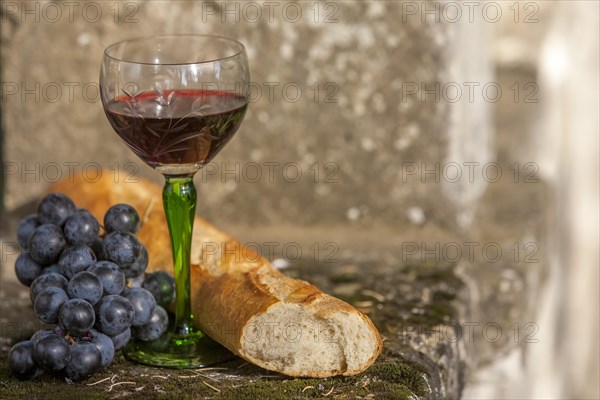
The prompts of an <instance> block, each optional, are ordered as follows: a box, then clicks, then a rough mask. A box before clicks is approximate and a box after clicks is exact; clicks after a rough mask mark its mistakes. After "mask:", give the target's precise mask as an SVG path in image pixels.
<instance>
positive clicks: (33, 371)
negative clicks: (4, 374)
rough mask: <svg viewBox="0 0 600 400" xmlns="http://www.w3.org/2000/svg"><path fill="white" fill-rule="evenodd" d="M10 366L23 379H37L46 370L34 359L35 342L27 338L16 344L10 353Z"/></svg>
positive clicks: (13, 372)
mask: <svg viewBox="0 0 600 400" xmlns="http://www.w3.org/2000/svg"><path fill="white" fill-rule="evenodd" d="M8 368H9V369H10V371H11V372H12V374H13V375H14V376H15V377H17V378H18V379H21V380H28V379H35V378H37V377H38V376H40V375H42V373H43V372H44V370H43V369H42V368H40V367H39V366H38V365H37V364H36V363H35V361H34V360H33V342H32V341H31V340H25V341H22V342H19V343H17V344H15V345H14V346H13V347H12V348H11V349H10V352H9V353H8Z"/></svg>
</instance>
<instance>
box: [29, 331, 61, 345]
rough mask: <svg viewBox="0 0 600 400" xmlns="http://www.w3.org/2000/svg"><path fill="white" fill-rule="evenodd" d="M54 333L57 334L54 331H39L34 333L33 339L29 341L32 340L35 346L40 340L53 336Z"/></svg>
mask: <svg viewBox="0 0 600 400" xmlns="http://www.w3.org/2000/svg"><path fill="white" fill-rule="evenodd" d="M54 333H55V332H54V329H40V330H39V331H37V332H36V333H34V334H33V335H32V336H31V339H29V340H31V341H32V342H33V344H35V343H36V342H37V341H38V340H40V339H42V338H45V337H46V336H48V335H53V334H54Z"/></svg>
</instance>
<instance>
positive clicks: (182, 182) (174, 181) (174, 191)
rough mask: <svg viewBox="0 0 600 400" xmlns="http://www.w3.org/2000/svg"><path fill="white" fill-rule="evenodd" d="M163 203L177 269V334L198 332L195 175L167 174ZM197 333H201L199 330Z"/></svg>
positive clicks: (175, 270) (175, 268) (174, 264)
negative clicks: (193, 285)
mask: <svg viewBox="0 0 600 400" xmlns="http://www.w3.org/2000/svg"><path fill="white" fill-rule="evenodd" d="M163 206H164V209H165V215H166V217H167V224H168V225H169V234H170V236H171V247H172V249H173V268H174V272H175V291H176V295H177V298H176V300H175V301H176V305H175V333H176V334H180V335H189V334H191V333H192V332H194V331H195V330H194V326H193V323H194V317H193V316H192V304H191V296H190V295H191V294H190V255H191V245H192V230H193V228H194V216H195V213H196V188H195V187H194V181H193V178H192V177H191V176H188V177H172V176H167V177H166V182H165V186H164V188H163ZM196 333H199V332H198V331H197V330H196Z"/></svg>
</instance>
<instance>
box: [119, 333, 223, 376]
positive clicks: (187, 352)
mask: <svg viewBox="0 0 600 400" xmlns="http://www.w3.org/2000/svg"><path fill="white" fill-rule="evenodd" d="M123 354H124V355H125V358H126V359H127V360H129V361H133V362H136V363H138V364H144V365H149V366H152V367H163V368H202V367H206V366H208V365H214V364H217V363H221V362H225V361H229V360H232V359H234V358H235V355H234V354H233V353H231V352H230V351H229V350H227V349H226V348H225V347H223V346H221V345H220V344H218V343H217V342H215V341H214V340H212V339H211V338H209V337H208V336H206V335H204V334H202V333H201V332H196V333H192V334H189V335H180V334H176V333H171V332H167V333H165V334H164V335H163V336H161V337H160V338H158V339H156V340H153V341H151V342H144V341H141V340H136V339H134V338H131V340H130V341H129V343H128V344H127V345H126V346H125V347H124V348H123Z"/></svg>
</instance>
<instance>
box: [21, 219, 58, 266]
mask: <svg viewBox="0 0 600 400" xmlns="http://www.w3.org/2000/svg"><path fill="white" fill-rule="evenodd" d="M66 243H67V242H66V241H65V238H64V237H63V233H62V230H61V229H60V228H59V227H58V226H56V225H52V224H43V225H40V226H38V227H37V228H35V230H34V231H33V233H32V234H31V236H30V237H29V246H28V248H29V253H30V255H31V258H33V259H34V260H35V261H37V262H38V263H40V264H41V265H49V264H52V263H54V262H56V260H58V256H59V255H60V253H61V251H62V250H63V248H64V247H65V245H66Z"/></svg>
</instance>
